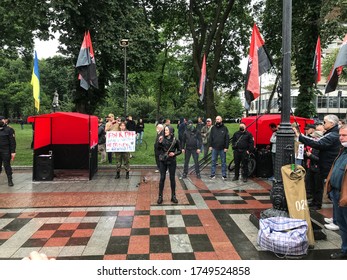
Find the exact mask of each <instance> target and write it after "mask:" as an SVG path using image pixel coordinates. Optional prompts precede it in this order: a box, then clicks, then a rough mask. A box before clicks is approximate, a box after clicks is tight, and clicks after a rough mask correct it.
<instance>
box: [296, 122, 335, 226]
mask: <svg viewBox="0 0 347 280" xmlns="http://www.w3.org/2000/svg"><path fill="white" fill-rule="evenodd" d="M338 123H339V118H338V117H337V116H336V115H326V116H325V117H324V122H323V125H324V129H325V132H324V134H323V137H321V138H319V139H318V140H316V139H313V138H312V137H307V136H304V135H302V134H300V130H298V129H294V132H295V134H296V136H297V137H298V138H299V141H300V142H301V143H303V144H305V145H308V146H310V147H311V148H314V149H317V150H319V160H318V166H319V172H320V174H321V180H322V184H323V185H324V183H325V180H326V178H327V177H328V174H329V171H330V168H331V166H332V164H333V162H334V160H335V158H336V157H337V155H338V154H339V151H340V147H341V142H340V139H339V127H338ZM336 207H337V206H336V205H334V204H333V223H331V224H326V225H324V226H325V227H326V228H327V229H331V230H338V226H337V224H336V223H337V221H336V217H335V212H336V211H337V209H336Z"/></svg>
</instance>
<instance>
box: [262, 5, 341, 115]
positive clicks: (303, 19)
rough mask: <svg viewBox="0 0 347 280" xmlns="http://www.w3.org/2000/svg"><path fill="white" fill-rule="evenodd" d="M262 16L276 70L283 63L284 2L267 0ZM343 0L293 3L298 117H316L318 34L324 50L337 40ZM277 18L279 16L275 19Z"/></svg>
mask: <svg viewBox="0 0 347 280" xmlns="http://www.w3.org/2000/svg"><path fill="white" fill-rule="evenodd" d="M264 2H265V5H266V6H265V9H264V14H263V16H262V23H263V30H264V32H263V35H264V37H265V42H266V46H267V47H268V49H269V50H270V53H272V54H273V58H274V62H275V64H276V66H277V69H279V70H281V64H282V53H281V50H282V45H281V44H282V1H277V0H265V1H264ZM340 2H341V1H340V0H332V1H321V0H303V1H293V3H292V8H293V12H292V63H293V66H294V67H295V69H294V70H293V73H294V74H295V76H294V79H295V80H294V81H293V82H298V83H299V91H300V94H299V97H298V106H297V109H296V112H295V114H296V115H298V116H303V117H312V116H313V115H315V114H316V113H315V108H313V106H312V100H313V98H314V96H315V94H314V89H313V87H314V72H313V69H312V62H313V57H314V52H315V46H316V42H317V38H318V35H320V37H321V42H322V46H323V47H324V46H325V45H326V44H327V43H328V42H330V41H331V40H332V39H334V38H336V36H338V35H339V34H340V33H341V31H342V30H343V29H344V27H343V26H342V25H341V22H344V19H345V18H343V17H342V16H343V15H345V14H346V13H345V10H346V7H343V6H342V5H340V4H341V3H340ZM274 15H276V16H274Z"/></svg>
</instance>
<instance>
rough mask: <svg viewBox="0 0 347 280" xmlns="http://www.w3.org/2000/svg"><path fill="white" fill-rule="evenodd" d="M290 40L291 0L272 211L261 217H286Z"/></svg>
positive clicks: (286, 0) (287, 2) (286, 10)
mask: <svg viewBox="0 0 347 280" xmlns="http://www.w3.org/2000/svg"><path fill="white" fill-rule="evenodd" d="M291 40H292V0H283V25H282V50H283V64H282V68H283V69H282V89H283V93H282V111H281V123H280V126H279V129H278V131H277V138H276V158H275V170H274V177H275V180H274V182H273V186H272V190H271V192H270V198H271V202H272V205H273V208H272V209H267V210H265V211H263V212H262V214H261V215H262V217H264V218H266V217H272V216H287V215H288V213H287V203H286V199H285V194H284V187H283V181H282V175H281V167H282V166H284V165H287V164H290V163H293V159H294V135H295V134H294V131H293V130H292V127H291V124H290V111H291V96H290V92H291V73H290V72H291Z"/></svg>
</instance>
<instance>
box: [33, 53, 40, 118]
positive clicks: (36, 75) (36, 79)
mask: <svg viewBox="0 0 347 280" xmlns="http://www.w3.org/2000/svg"><path fill="white" fill-rule="evenodd" d="M31 85H32V86H33V95H34V100H35V108H36V110H37V112H38V111H40V72H39V61H38V59H37V53H36V51H35V57H34V68H33V75H32V77H31Z"/></svg>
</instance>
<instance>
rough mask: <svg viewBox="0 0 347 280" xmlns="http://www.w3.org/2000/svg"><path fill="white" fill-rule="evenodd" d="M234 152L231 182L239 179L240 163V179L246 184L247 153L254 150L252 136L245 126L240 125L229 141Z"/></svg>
mask: <svg viewBox="0 0 347 280" xmlns="http://www.w3.org/2000/svg"><path fill="white" fill-rule="evenodd" d="M231 143H232V148H233V150H234V163H235V176H234V178H233V181H236V180H238V179H239V176H240V165H241V162H242V179H243V181H244V182H247V178H248V175H249V174H248V159H249V153H250V152H251V151H252V150H253V149H254V141H253V135H252V134H251V133H250V132H248V131H247V130H246V125H245V124H244V123H240V128H239V131H236V132H235V133H234V135H233V138H232V140H231Z"/></svg>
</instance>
